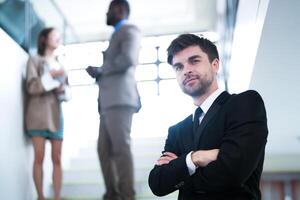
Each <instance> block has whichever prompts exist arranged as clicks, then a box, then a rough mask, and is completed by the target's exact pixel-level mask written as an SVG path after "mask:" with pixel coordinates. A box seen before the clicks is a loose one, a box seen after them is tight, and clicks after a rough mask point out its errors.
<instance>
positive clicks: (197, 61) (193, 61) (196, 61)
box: [191, 59, 200, 64]
mask: <svg viewBox="0 0 300 200" xmlns="http://www.w3.org/2000/svg"><path fill="white" fill-rule="evenodd" d="M199 62H200V60H198V59H197V60H192V61H191V63H193V64H195V63H199Z"/></svg>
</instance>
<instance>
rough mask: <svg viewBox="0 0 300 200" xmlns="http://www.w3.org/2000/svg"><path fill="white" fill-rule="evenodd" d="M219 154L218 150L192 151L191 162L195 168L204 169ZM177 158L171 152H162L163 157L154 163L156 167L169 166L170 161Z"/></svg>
mask: <svg viewBox="0 0 300 200" xmlns="http://www.w3.org/2000/svg"><path fill="white" fill-rule="evenodd" d="M218 154H219V149H212V150H199V151H194V152H192V154H191V159H192V162H193V163H194V165H195V166H196V167H205V166H207V165H208V164H209V163H210V162H212V161H214V160H216V159H217V156H218ZM176 158H178V156H177V155H176V154H174V153H172V152H164V153H163V155H162V156H161V157H160V158H159V159H158V160H157V161H156V163H155V164H156V165H158V166H160V165H165V164H169V162H170V161H172V160H174V159H176Z"/></svg>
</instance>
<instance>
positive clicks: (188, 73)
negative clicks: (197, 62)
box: [183, 64, 192, 76]
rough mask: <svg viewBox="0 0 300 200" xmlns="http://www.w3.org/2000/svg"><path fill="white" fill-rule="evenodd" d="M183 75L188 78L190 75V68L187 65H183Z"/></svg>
mask: <svg viewBox="0 0 300 200" xmlns="http://www.w3.org/2000/svg"><path fill="white" fill-rule="evenodd" d="M183 69H184V75H185V76H188V75H191V74H192V67H191V66H190V65H189V64H185V65H184V67H183Z"/></svg>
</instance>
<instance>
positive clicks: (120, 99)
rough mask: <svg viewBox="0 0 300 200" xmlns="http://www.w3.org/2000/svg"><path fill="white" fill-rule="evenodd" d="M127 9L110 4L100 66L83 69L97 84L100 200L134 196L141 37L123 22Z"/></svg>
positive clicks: (120, 2)
mask: <svg viewBox="0 0 300 200" xmlns="http://www.w3.org/2000/svg"><path fill="white" fill-rule="evenodd" d="M129 10H130V9H129V4H128V2H127V1H126V0H113V1H112V2H111V3H110V6H109V9H108V12H107V25H111V26H114V28H115V31H114V33H113V35H112V37H111V40H110V42H109V47H108V49H107V50H106V51H105V53H104V62H103V66H102V67H88V68H87V72H88V73H89V75H90V76H92V77H93V78H96V79H97V80H98V83H99V106H98V107H99V112H100V116H101V119H100V130H99V138H98V155H99V159H100V164H101V169H102V173H103V177H104V181H105V186H106V193H105V195H104V200H133V199H134V195H135V192H134V178H133V159H132V154H131V150H130V131H131V122H132V116H133V114H134V113H135V112H137V111H138V110H139V109H140V107H141V103H140V98H139V94H138V91H137V86H136V81H135V69H136V66H137V64H138V55H139V50H140V39H141V34H140V31H139V29H138V28H137V27H136V26H135V25H132V24H130V23H129V22H128V21H127V18H128V16H129Z"/></svg>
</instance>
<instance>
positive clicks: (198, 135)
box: [194, 92, 230, 150]
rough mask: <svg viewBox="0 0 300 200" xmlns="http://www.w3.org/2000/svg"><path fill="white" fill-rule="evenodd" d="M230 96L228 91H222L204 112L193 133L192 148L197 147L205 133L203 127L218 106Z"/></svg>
mask: <svg viewBox="0 0 300 200" xmlns="http://www.w3.org/2000/svg"><path fill="white" fill-rule="evenodd" d="M228 97H230V95H229V93H228V92H222V93H221V94H220V95H219V96H218V97H217V99H216V100H215V101H214V103H213V104H212V105H211V107H210V108H209V109H208V111H207V113H206V114H205V116H204V118H203V119H202V121H201V123H200V125H199V127H198V129H197V131H196V133H194V150H197V149H198V144H199V142H200V140H201V138H202V136H203V135H204V134H205V131H204V130H205V127H206V126H207V124H208V123H209V122H210V121H211V119H212V118H213V117H214V116H215V115H216V114H217V113H218V112H219V110H220V108H221V107H222V105H223V104H224V102H225V101H226V100H227V99H228Z"/></svg>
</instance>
